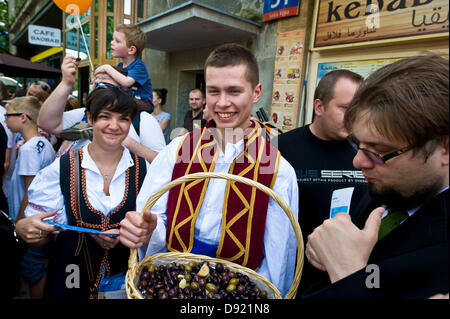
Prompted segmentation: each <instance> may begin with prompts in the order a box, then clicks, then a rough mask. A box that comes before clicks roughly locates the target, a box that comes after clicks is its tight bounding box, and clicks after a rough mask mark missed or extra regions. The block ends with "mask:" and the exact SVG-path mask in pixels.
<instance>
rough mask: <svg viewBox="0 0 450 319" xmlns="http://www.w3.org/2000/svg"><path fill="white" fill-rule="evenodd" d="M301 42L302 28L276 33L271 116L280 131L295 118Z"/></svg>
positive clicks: (298, 99)
mask: <svg viewBox="0 0 450 319" xmlns="http://www.w3.org/2000/svg"><path fill="white" fill-rule="evenodd" d="M304 42H305V30H304V29H301V30H295V31H290V32H283V33H279V34H278V40H277V53H276V56H275V71H274V81H273V91H272V107H271V111H270V120H271V122H272V123H273V124H274V125H275V126H276V127H278V128H279V129H281V130H283V131H289V130H291V129H293V128H295V125H296V121H297V113H298V108H299V104H300V102H301V101H300V88H301V84H302V83H301V74H302V70H301V68H302V62H303V52H304Z"/></svg>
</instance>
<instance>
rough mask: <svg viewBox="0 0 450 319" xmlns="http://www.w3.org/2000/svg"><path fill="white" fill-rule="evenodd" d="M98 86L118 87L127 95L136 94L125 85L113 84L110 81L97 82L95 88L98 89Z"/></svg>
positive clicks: (103, 87)
mask: <svg viewBox="0 0 450 319" xmlns="http://www.w3.org/2000/svg"><path fill="white" fill-rule="evenodd" d="M98 88H100V89H107V88H116V89H118V90H119V91H121V92H123V93H125V94H127V95H129V96H131V97H133V96H134V92H133V91H132V90H130V89H128V88H125V87H122V86H119V85H116V84H111V83H108V82H97V83H95V86H94V89H98Z"/></svg>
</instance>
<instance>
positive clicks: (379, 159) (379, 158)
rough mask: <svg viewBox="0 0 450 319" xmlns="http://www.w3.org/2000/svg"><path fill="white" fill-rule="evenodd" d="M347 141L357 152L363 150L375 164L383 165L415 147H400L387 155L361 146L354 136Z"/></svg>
mask: <svg viewBox="0 0 450 319" xmlns="http://www.w3.org/2000/svg"><path fill="white" fill-rule="evenodd" d="M347 141H348V142H349V143H350V145H351V146H352V147H353V149H354V150H355V152H356V153H358V151H362V152H363V153H364V154H365V155H366V156H367V157H368V158H369V159H370V160H371V161H372V162H374V163H375V164H378V165H383V164H384V163H386V162H387V161H388V160H390V159H392V158H394V157H396V156H399V155H400V154H403V153H406V152H408V151H409V150H412V149H413V148H414V147H413V146H407V147H404V148H401V149H399V150H398V151H394V152H390V153H388V154H385V155H381V154H378V153H376V152H373V151H369V150H368V149H365V148H362V147H359V144H360V142H359V141H358V140H357V139H356V138H355V137H353V136H351V137H348V138H347Z"/></svg>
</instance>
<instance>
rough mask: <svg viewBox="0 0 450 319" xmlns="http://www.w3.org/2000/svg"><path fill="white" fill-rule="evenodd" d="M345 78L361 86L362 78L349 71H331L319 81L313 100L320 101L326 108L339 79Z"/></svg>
mask: <svg viewBox="0 0 450 319" xmlns="http://www.w3.org/2000/svg"><path fill="white" fill-rule="evenodd" d="M341 78H345V79H349V80H350V81H352V82H354V83H357V84H361V83H362V82H363V80H364V79H363V77H362V76H361V75H359V74H357V73H355V72H352V71H350V70H333V71H330V72H328V73H327V74H325V75H324V76H323V77H322V78H321V79H320V81H319V84H318V85H317V88H316V90H315V92H314V100H317V99H319V100H321V101H322V103H323V105H324V107H325V108H327V107H328V103H330V101H331V100H332V99H333V98H334V93H335V92H334V88H335V86H336V83H337V81H338V80H339V79H341Z"/></svg>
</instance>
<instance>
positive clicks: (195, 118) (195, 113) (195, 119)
mask: <svg viewBox="0 0 450 319" xmlns="http://www.w3.org/2000/svg"><path fill="white" fill-rule="evenodd" d="M204 105H205V97H204V95H203V92H202V91H201V90H199V89H193V90H192V91H191V92H190V93H189V106H190V107H191V109H190V110H189V111H187V112H186V115H185V116H184V125H183V127H184V128H185V129H186V130H188V131H189V132H190V131H192V130H193V129H194V128H201V127H202V126H203V125H204V124H205V122H206V121H205V120H203V107H204Z"/></svg>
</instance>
